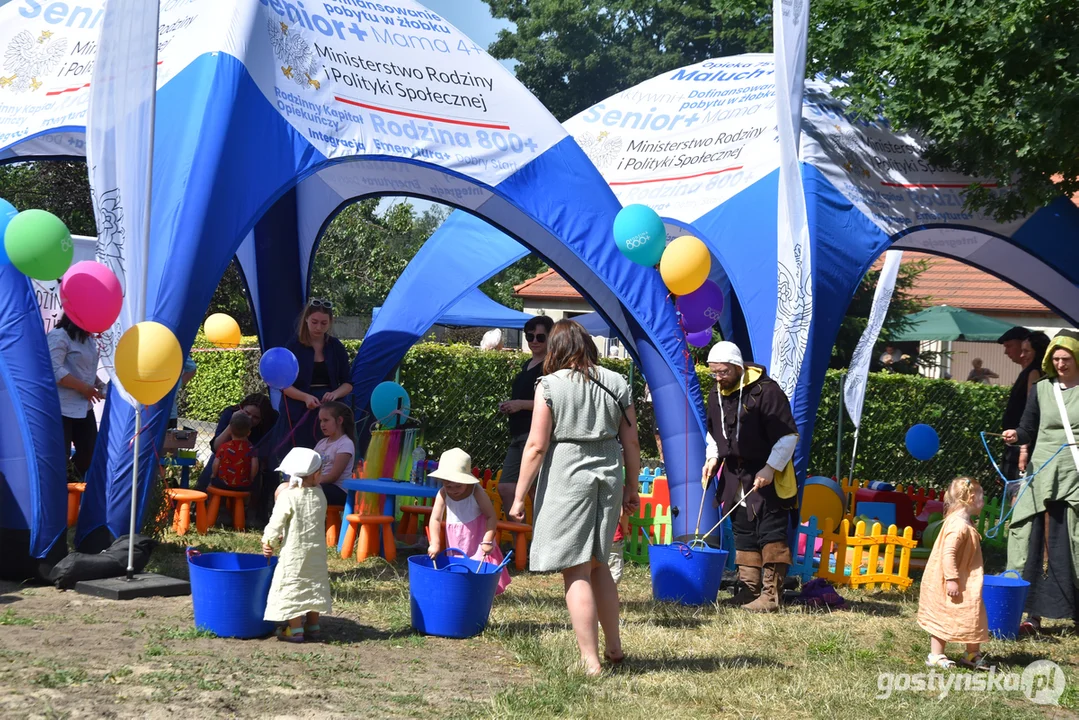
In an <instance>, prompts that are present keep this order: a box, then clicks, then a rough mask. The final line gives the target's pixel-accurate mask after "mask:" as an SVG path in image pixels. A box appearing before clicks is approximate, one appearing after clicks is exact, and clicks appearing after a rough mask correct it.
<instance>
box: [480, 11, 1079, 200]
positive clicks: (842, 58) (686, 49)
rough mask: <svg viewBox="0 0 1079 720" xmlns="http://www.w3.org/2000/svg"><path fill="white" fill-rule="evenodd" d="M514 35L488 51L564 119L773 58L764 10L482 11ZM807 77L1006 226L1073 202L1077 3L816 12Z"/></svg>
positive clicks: (1078, 113)
mask: <svg viewBox="0 0 1079 720" xmlns="http://www.w3.org/2000/svg"><path fill="white" fill-rule="evenodd" d="M485 2H486V3H487V4H488V5H489V6H490V8H491V12H492V14H493V15H494V16H495V17H499V18H506V19H508V20H511V21H512V22H514V23H515V24H516V30H514V31H509V30H503V31H502V32H501V33H500V35H499V38H498V40H496V41H495V42H494V43H493V44H492V45H491V47H490V52H491V54H492V55H494V56H495V57H497V58H501V59H510V58H512V59H514V60H517V61H518V62H519V64H518V65H517V67H516V70H515V72H516V74H517V77H518V79H520V80H521V82H523V83H524V84H525V85H526V86H527V87H528V88H529V89H530V90H531V91H532V92H533V93H534V94H535V95H536V96H537V97H538V98H539V99H540V100H541V101H542V102H543V103H544V104H545V105H546V106H547V107H548V109H550V110H551V112H552V113H554V114H555V116H556V117H558V118H559V119H562V120H565V119H567V118H569V117H571V116H572V115H574V114H576V113H577V112H579V111H581V110H583V109H585V108H586V107H588V106H590V105H592V104H595V103H596V102H599V101H601V100H603V99H604V98H606V97H609V96H610V95H613V94H614V93H616V92H619V91H621V90H625V89H627V88H629V87H632V86H633V85H636V84H637V83H640V82H642V81H644V80H647V79H648V78H651V77H653V76H655V75H658V74H660V73H662V72H664V71H667V70H670V69H673V68H676V67H679V66H682V65H686V64H690V63H693V62H698V61H700V60H704V59H706V58H708V57H717V56H722V55H734V54H737V53H743V52H770V51H771V49H772V27H771V13H772V2H771V0H686V1H685V2H679V1H678V0H610V1H607V2H597V1H596V0H485ZM810 12H811V17H810V28H811V30H810V38H809V57H808V63H807V68H808V72H809V73H811V74H814V73H823V74H824V75H825V76H827V77H832V78H841V79H843V80H844V81H845V82H846V85H845V86H842V87H839V88H837V89H836V94H837V95H839V96H840V97H843V98H845V99H847V100H849V101H850V102H851V104H852V108H853V110H854V112H855V113H857V114H860V115H861V116H863V117H867V118H874V119H875V118H877V117H883V118H884V119H885V120H886V121H887V122H889V123H891V125H892V126H894V127H895V128H897V129H899V130H901V131H912V132H915V133H918V134H920V135H922V136H923V137H925V138H927V139H928V145H927V147H926V149H925V155H926V159H927V160H928V161H929V162H931V163H933V164H935V165H940V166H951V167H954V168H956V169H957V170H959V171H962V172H964V173H966V174H969V175H972V176H977V177H980V178H982V179H984V180H985V181H986V182H985V186H982V185H974V186H971V187H970V188H968V190H967V192H966V200H967V203H968V205H969V206H970V207H971V208H977V209H986V210H988V211H990V212H992V213H993V214H995V215H996V216H997V217H998V218H1000V219H1001V220H1007V219H1011V218H1014V217H1016V216H1018V215H1022V214H1023V213H1028V212H1032V211H1034V210H1037V209H1038V208H1040V207H1042V206H1043V205H1045V204H1047V203H1048V202H1049V201H1051V200H1053V199H1054V198H1056V197H1059V196H1060V194H1061V193H1065V194H1069V195H1070V194H1074V193H1076V192H1079V122H1077V121H1076V118H1077V117H1079V33H1076V32H1075V28H1076V27H1079V4H1076V3H1075V2H1073V1H1072V0H1019V1H1017V0H908V1H906V2H898V1H896V0H883V1H882V0H814V1H813V2H812V4H811V5H810Z"/></svg>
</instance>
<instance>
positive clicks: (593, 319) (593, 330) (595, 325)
mask: <svg viewBox="0 0 1079 720" xmlns="http://www.w3.org/2000/svg"><path fill="white" fill-rule="evenodd" d="M571 319H573V320H575V321H577V322H578V323H580V324H581V327H583V328H584V329H585V330H587V331H588V334H589V335H591V336H592V337H605V338H609V337H616V335H617V334H616V333H615V332H614V330H612V329H611V326H610V325H609V324H608V323H607V321H606V320H604V319H603V316H602V315H600V314H599V313H594V312H590V313H584V314H583V315H577V316H576V317H574V318H571Z"/></svg>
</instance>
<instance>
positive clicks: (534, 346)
mask: <svg viewBox="0 0 1079 720" xmlns="http://www.w3.org/2000/svg"><path fill="white" fill-rule="evenodd" d="M553 326H554V321H553V320H551V318H549V317H546V316H545V315H539V316H537V317H534V318H532V319H530V320H529V321H528V322H526V323H525V340H526V341H527V342H528V349H529V350H530V351H532V357H530V358H529V359H528V360H525V361H524V363H522V364H521V371H520V372H519V373H517V376H516V377H514V378H513V386H512V388H511V389H510V399H509V400H507V401H505V402H503V403H501V404H500V405H499V406H498V411H499V412H500V413H503V414H505V415H508V416H509V418H508V419H509V426H510V446H509V448H508V449H507V450H506V460H505V462H504V463H503V464H502V479H501V480H499V483H498V494H499V495H500V496H501V497H502V507H503V508H508V507H509V506H510V505H512V504H513V494H514V493H515V492H516V490H517V476H518V475H519V474H520V472H521V455H522V454H523V453H524V450H525V441H527V440H528V431H529V430H530V429H531V427H532V403H533V399H534V398H535V395H536V383H538V382H539V379H540V376H541V375H543V361H544V359H545V358H546V357H547V336H548V335H549V334H550V333H551V328H552V327H553ZM533 494H534V493H533Z"/></svg>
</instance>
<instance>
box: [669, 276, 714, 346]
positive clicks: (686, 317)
mask: <svg viewBox="0 0 1079 720" xmlns="http://www.w3.org/2000/svg"><path fill="white" fill-rule="evenodd" d="M677 305H678V312H680V313H682V325H683V327H685V329H686V332H690V333H695V332H701V331H703V330H707V329H709V328H710V327H712V326H713V325H715V324H716V321H717V320H719V317H720V314H721V313H722V312H723V291H722V290H720V288H719V285H716V284H715V283H714V282H712V281H711V280H706V281H705V282H704V284H703V285H701V286H700V287H699V288H697V289H696V290H694V291H693V292H691V293H690V294H688V295H683V296H681V297H679V298H678V303H677Z"/></svg>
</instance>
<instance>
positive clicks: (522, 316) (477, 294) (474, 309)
mask: <svg viewBox="0 0 1079 720" xmlns="http://www.w3.org/2000/svg"><path fill="white" fill-rule="evenodd" d="M381 312H382V308H381V307H376V308H375V309H374V311H373V312H372V320H373V319H374V318H375V317H378V315H379V313H381ZM531 317H532V316H531V315H529V314H528V313H523V312H521V311H520V310H514V309H513V308H508V307H506V306H505V305H502V304H500V303H497V302H495V301H494V300H492V299H491V298H489V297H487V295H485V294H484V292H483V291H482V290H480V289H479V288H475V289H473V290H472V292H470V293H468V294H467V295H465V296H464V297H463V298H461V299H460V300H458V301H457V302H456V303H454V304H453V307H451V308H450V309H449V310H447V311H446V312H444V313H442V315H441V316H440V317H439V318H438V322H437V323H436V324H438V325H455V326H458V327H492V328H516V329H518V330H520V329H521V328H523V327H524V326H525V323H526V322H528V321H529V319H531Z"/></svg>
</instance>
